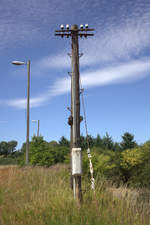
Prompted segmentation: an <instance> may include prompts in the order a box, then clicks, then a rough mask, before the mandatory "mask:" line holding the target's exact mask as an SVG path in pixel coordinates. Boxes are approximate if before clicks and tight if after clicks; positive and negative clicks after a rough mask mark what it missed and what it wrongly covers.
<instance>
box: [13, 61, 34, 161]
mask: <svg viewBox="0 0 150 225" xmlns="http://www.w3.org/2000/svg"><path fill="white" fill-rule="evenodd" d="M12 64H14V65H17V66H21V65H27V73H28V84H27V135H26V162H25V163H26V165H28V163H29V112H30V111H29V108H30V60H28V61H27V62H21V61H13V62H12Z"/></svg>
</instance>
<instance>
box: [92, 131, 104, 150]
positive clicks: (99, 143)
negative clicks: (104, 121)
mask: <svg viewBox="0 0 150 225" xmlns="http://www.w3.org/2000/svg"><path fill="white" fill-rule="evenodd" d="M94 146H95V147H102V146H103V142H102V138H101V137H100V135H99V134H98V135H97V137H96V138H95V141H94Z"/></svg>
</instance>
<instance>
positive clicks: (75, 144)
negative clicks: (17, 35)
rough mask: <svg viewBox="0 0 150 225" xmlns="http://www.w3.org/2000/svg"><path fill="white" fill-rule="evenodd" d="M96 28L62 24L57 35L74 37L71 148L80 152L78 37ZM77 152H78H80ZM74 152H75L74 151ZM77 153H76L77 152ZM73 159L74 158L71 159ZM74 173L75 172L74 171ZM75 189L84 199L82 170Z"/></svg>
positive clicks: (87, 34) (74, 185) (77, 195)
mask: <svg viewBox="0 0 150 225" xmlns="http://www.w3.org/2000/svg"><path fill="white" fill-rule="evenodd" d="M93 30H94V29H89V28H88V24H86V25H85V29H84V28H83V25H80V29H78V26H77V25H72V26H71V29H69V25H66V29H64V26H63V25H61V30H56V31H55V32H56V33H55V35H56V36H61V37H62V38H63V37H64V36H66V37H67V38H69V37H70V36H71V38H72V76H71V116H70V119H69V121H68V123H69V125H70V126H71V135H70V136H71V148H72V151H73V149H74V151H75V152H78V153H79V152H80V150H81V149H80V122H81V116H80V82H79V78H80V74H79V44H78V37H79V36H80V37H81V38H82V37H87V36H93V35H94V34H91V33H87V31H93ZM78 153H77V154H78ZM72 154H73V152H72ZM75 154H76V153H75ZM71 161H72V160H71ZM78 165H79V166H80V163H79V164H78V163H77V165H75V169H78V168H77V167H76V166H78ZM72 173H73V172H72ZM73 189H74V198H77V199H78V200H79V202H81V201H82V186H81V172H79V173H78V172H77V173H73Z"/></svg>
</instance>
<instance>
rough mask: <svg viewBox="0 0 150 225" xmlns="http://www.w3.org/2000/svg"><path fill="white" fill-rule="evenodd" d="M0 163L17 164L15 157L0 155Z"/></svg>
mask: <svg viewBox="0 0 150 225" xmlns="http://www.w3.org/2000/svg"><path fill="white" fill-rule="evenodd" d="M0 165H17V159H16V158H12V157H0Z"/></svg>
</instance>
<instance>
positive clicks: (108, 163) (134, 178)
mask: <svg viewBox="0 0 150 225" xmlns="http://www.w3.org/2000/svg"><path fill="white" fill-rule="evenodd" d="M87 138H88V142H89V145H90V148H91V154H92V162H93V167H94V176H95V177H97V178H100V179H101V178H102V177H103V178H105V179H109V180H111V181H112V182H114V183H115V184H117V185H120V184H121V183H125V184H126V185H130V186H134V187H150V141H147V142H145V143H144V144H140V145H138V144H137V142H136V140H135V139H134V135H133V134H131V133H129V132H126V133H124V134H123V135H122V140H121V141H120V142H114V141H113V139H112V137H111V136H110V135H109V134H108V133H106V134H105V135H104V136H103V137H101V136H100V135H99V134H98V135H97V136H96V137H92V136H91V135H88V137H84V136H83V135H81V138H80V146H81V148H82V156H83V157H82V158H83V160H82V162H83V173H84V175H85V176H90V173H89V161H88V156H87V152H86V150H87V148H88V145H87ZM16 146H17V142H16V141H10V142H0V155H1V157H2V158H8V157H11V158H14V157H15V158H16V159H17V162H18V164H19V165H22V166H23V165H24V164H25V151H26V143H24V144H23V145H22V147H21V149H20V150H18V151H16ZM29 162H30V165H33V166H36V165H38V166H46V167H49V166H51V165H53V164H56V163H69V162H70V142H69V140H68V139H67V138H65V137H64V136H62V137H61V138H60V140H59V141H58V142H57V141H50V142H48V141H45V140H44V138H43V137H42V136H40V137H36V136H33V137H32V140H31V141H30V151H29ZM0 163H1V161H0Z"/></svg>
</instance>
